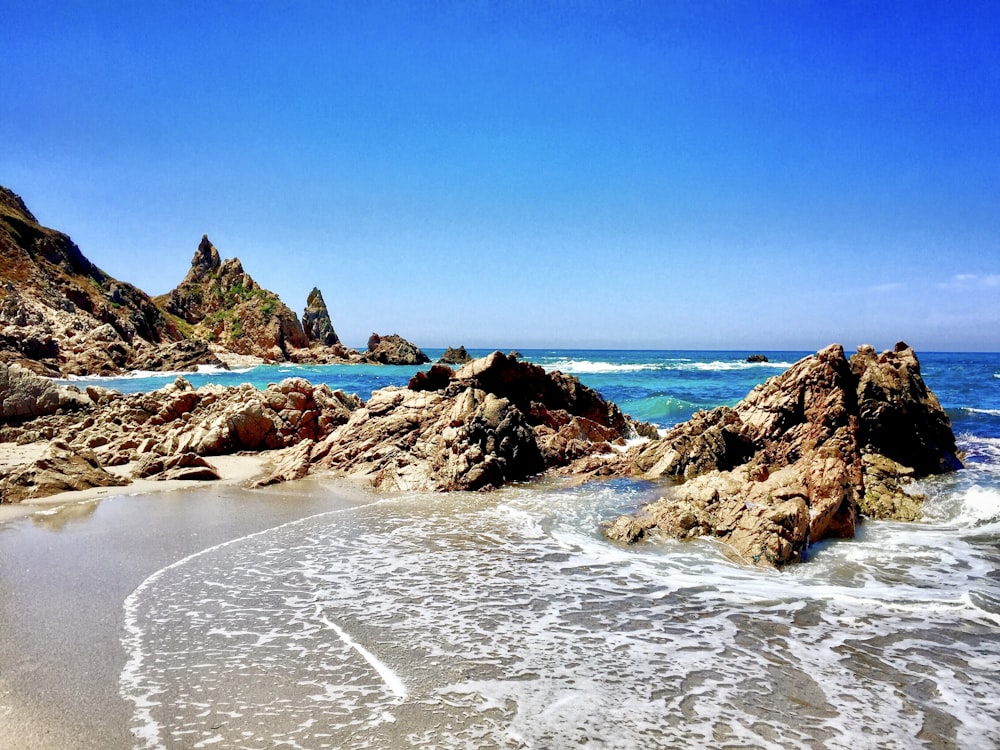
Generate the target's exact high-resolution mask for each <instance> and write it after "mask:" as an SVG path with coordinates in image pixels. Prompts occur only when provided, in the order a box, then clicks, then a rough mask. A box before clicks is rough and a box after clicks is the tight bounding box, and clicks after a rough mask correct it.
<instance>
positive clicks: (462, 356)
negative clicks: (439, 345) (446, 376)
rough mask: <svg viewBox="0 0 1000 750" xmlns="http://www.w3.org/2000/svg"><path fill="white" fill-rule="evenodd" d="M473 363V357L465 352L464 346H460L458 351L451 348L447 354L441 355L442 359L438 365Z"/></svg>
mask: <svg viewBox="0 0 1000 750" xmlns="http://www.w3.org/2000/svg"><path fill="white" fill-rule="evenodd" d="M471 361H472V357H471V356H470V354H469V353H468V352H467V351H465V347H464V346H460V347H458V348H457V349H455V348H454V347H451V346H449V347H448V349H447V350H446V351H445V353H444V354H442V355H441V359H439V360H438V364H441V365H464V364H467V363H468V362H471Z"/></svg>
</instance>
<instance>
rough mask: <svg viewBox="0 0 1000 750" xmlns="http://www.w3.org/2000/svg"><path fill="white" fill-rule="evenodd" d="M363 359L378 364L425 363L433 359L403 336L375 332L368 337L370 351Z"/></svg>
mask: <svg viewBox="0 0 1000 750" xmlns="http://www.w3.org/2000/svg"><path fill="white" fill-rule="evenodd" d="M362 361H364V362H367V363H369V364H377V365H423V364H427V363H429V362H430V361H431V360H430V357H428V356H427V355H426V354H424V353H423V352H422V351H421V350H420V349H418V348H417V347H416V345H414V344H411V343H410V342H409V341H407V340H406V339H404V338H403V337H402V336H398V335H397V334H395V333H393V334H390V335H389V336H380V335H379V334H377V333H373V334H372V335H371V336H369V337H368V351H367V352H365V353H364V354H363V355H362Z"/></svg>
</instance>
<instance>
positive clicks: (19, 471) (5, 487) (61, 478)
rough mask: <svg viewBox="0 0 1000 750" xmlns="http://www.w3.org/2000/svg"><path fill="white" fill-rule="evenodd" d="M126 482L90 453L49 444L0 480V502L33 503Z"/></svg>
mask: <svg viewBox="0 0 1000 750" xmlns="http://www.w3.org/2000/svg"><path fill="white" fill-rule="evenodd" d="M125 484H128V481H127V480H125V479H123V478H121V477H117V476H115V475H114V474H110V473H108V472H107V471H105V470H104V469H103V468H102V467H101V464H100V462H99V461H98V459H97V456H96V455H95V454H94V452H93V451H91V450H87V449H77V448H72V447H70V446H69V445H67V444H66V443H64V442H62V441H58V440H57V441H53V442H52V443H50V444H49V446H48V447H47V448H46V449H45V452H44V453H43V454H42V456H41V457H40V458H39V459H38V460H36V461H34V462H32V463H30V464H27V465H23V466H18V467H15V468H14V469H12V470H10V471H8V472H7V473H6V475H4V476H3V477H0V499H2V501H3V502H5V503H19V502H21V501H23V500H34V499H38V498H42V497H48V496H49V495H55V494H58V493H60V492H68V491H71V490H85V489H90V488H91V487H118V486H122V485H125Z"/></svg>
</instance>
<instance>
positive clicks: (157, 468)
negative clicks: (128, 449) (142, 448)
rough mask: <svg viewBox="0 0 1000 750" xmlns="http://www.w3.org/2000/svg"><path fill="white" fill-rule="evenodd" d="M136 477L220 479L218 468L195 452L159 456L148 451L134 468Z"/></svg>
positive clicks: (162, 479)
mask: <svg viewBox="0 0 1000 750" xmlns="http://www.w3.org/2000/svg"><path fill="white" fill-rule="evenodd" d="M132 476H133V478H135V479H156V480H157V481H161V482H162V481H167V480H171V479H198V480H214V479H219V478H220V477H219V472H218V470H217V469H216V468H215V467H214V466H212V464H210V463H209V462H208V461H206V460H205V459H204V458H202V457H201V456H199V455H197V454H195V453H181V454H177V455H173V456H159V455H156V454H153V453H147V454H146V455H144V456H143V457H142V458H140V459H139V461H138V462H137V463H136V466H135V468H134V469H133V470H132Z"/></svg>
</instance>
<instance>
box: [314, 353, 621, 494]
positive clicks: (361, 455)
mask: <svg viewBox="0 0 1000 750" xmlns="http://www.w3.org/2000/svg"><path fill="white" fill-rule="evenodd" d="M635 435H636V426H635V424H633V423H632V422H631V421H630V420H629V419H628V418H627V417H625V416H624V415H623V414H622V413H621V411H619V409H618V407H616V406H615V405H614V404H611V403H609V402H607V401H605V400H604V399H603V398H601V396H600V395H599V394H598V393H596V392H595V391H593V390H591V389H589V388H587V387H586V386H584V385H582V384H581V383H580V382H579V381H578V380H577V379H576V378H573V377H571V376H567V375H563V374H562V373H559V372H553V373H547V372H545V370H543V369H542V368H541V367H538V366H537V365H532V364H530V363H527V362H518V361H517V360H516V359H514V358H513V357H509V356H507V355H504V354H501V353H500V352H494V353H493V354H491V355H489V356H488V357H484V358H483V359H478V360H475V361H473V362H471V363H469V364H467V365H465V366H464V367H462V368H461V369H460V370H458V371H457V372H453V371H452V370H451V369H450V368H448V367H445V366H444V365H435V366H434V367H432V368H431V369H430V370H429V371H428V372H426V373H424V372H421V373H418V374H417V375H416V376H414V378H413V379H412V380H411V381H410V384H409V386H408V387H407V388H385V389H383V390H380V391H378V392H376V393H374V394H372V397H371V399H370V400H369V401H368V403H367V404H365V405H364V407H362V408H360V409H357V410H356V411H354V412H353V413H352V415H351V418H350V420H349V421H348V422H347V423H346V424H344V425H343V426H341V427H339V428H338V429H337V430H335V431H334V432H332V433H331V434H330V436H329V437H327V438H326V439H325V440H322V441H320V442H319V443H318V444H317V446H316V447H315V449H314V450H313V460H314V461H315V462H316V463H317V464H318V465H319V466H320V467H322V468H325V469H331V470H334V471H336V472H338V473H341V474H346V475H348V476H351V477H354V478H360V479H363V480H365V481H367V482H368V483H369V484H370V485H371V486H372V487H373V488H375V489H377V490H382V491H396V490H435V491H449V490H479V489H487V488H493V487H499V486H501V485H502V484H505V483H508V482H513V481H518V480H523V479H526V478H528V477H530V476H532V475H534V474H537V473H539V472H541V471H544V470H545V469H547V468H549V467H553V466H561V465H565V464H567V463H569V462H570V461H572V460H574V459H578V458H580V457H582V456H585V455H590V454H594V453H604V452H611V451H613V450H614V448H615V447H616V446H617V447H620V448H623V447H624V444H625V440H626V439H628V438H631V437H635Z"/></svg>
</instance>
